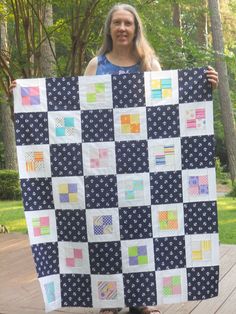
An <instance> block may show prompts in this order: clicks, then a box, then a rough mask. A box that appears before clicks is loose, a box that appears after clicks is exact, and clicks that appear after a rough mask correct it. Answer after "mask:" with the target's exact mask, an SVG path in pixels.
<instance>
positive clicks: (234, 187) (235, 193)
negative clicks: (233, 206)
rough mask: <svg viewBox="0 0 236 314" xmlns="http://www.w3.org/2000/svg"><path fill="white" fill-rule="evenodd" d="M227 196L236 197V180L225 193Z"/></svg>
mask: <svg viewBox="0 0 236 314" xmlns="http://www.w3.org/2000/svg"><path fill="white" fill-rule="evenodd" d="M227 196H229V197H233V198H235V197H236V182H234V183H233V185H232V190H231V191H230V192H229V193H228V194H227Z"/></svg>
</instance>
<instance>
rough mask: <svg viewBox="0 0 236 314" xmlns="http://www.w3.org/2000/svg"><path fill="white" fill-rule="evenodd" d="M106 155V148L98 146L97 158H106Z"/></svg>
mask: <svg viewBox="0 0 236 314" xmlns="http://www.w3.org/2000/svg"><path fill="white" fill-rule="evenodd" d="M107 157H108V149H106V148H100V149H99V158H107Z"/></svg>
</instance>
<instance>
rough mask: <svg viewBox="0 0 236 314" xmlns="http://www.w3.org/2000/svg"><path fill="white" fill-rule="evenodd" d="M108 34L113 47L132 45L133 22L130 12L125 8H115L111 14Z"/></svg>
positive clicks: (133, 34)
mask: <svg viewBox="0 0 236 314" xmlns="http://www.w3.org/2000/svg"><path fill="white" fill-rule="evenodd" d="M110 34H111V38H112V42H113V47H116V46H124V47H128V46H132V45H133V39H134V36H135V22H134V16H133V14H132V13H130V12H129V11H126V10H122V9H120V10H117V11H115V12H114V13H113V14H112V19H111V25H110Z"/></svg>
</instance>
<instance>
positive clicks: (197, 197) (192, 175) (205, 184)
mask: <svg viewBox="0 0 236 314" xmlns="http://www.w3.org/2000/svg"><path fill="white" fill-rule="evenodd" d="M182 184H183V202H184V203H188V202H202V201H203V202H204V201H213V200H216V198H217V195H216V174H215V168H204V169H192V170H183V171H182Z"/></svg>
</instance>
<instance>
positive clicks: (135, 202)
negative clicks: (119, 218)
mask: <svg viewBox="0 0 236 314" xmlns="http://www.w3.org/2000/svg"><path fill="white" fill-rule="evenodd" d="M117 186H118V204H119V207H130V206H142V205H147V206H149V205H150V204H151V196H150V178H149V173H132V174H118V175H117Z"/></svg>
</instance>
